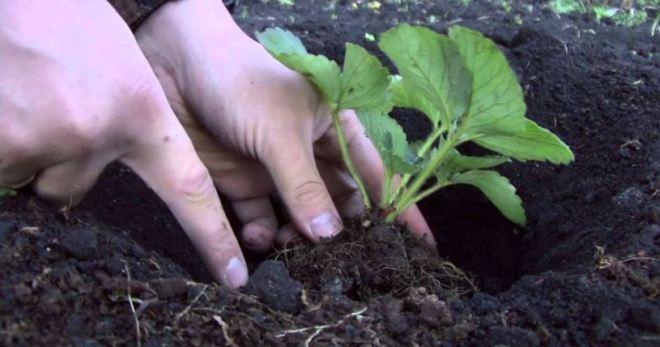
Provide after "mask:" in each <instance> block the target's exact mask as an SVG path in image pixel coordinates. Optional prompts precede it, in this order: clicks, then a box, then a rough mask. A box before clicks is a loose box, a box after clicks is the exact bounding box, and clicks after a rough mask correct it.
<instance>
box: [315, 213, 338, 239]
mask: <svg viewBox="0 0 660 347" xmlns="http://www.w3.org/2000/svg"><path fill="white" fill-rule="evenodd" d="M339 225H340V222H339V219H338V218H337V217H336V216H335V215H334V214H332V213H329V212H324V213H321V214H320V215H318V216H316V217H315V218H314V219H312V223H310V227H309V228H310V230H311V231H312V234H314V235H316V237H318V238H319V239H327V238H329V237H333V236H335V235H336V234H337V233H338V232H339Z"/></svg>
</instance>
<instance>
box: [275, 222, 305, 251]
mask: <svg viewBox="0 0 660 347" xmlns="http://www.w3.org/2000/svg"><path fill="white" fill-rule="evenodd" d="M304 240H305V239H303V237H302V235H301V234H300V232H298V230H297V229H296V226H295V225H293V224H287V225H285V226H283V227H282V228H281V229H280V230H278V232H277V237H276V238H275V243H277V244H278V245H280V246H283V247H286V246H287V245H292V244H296V243H301V242H303V241H304Z"/></svg>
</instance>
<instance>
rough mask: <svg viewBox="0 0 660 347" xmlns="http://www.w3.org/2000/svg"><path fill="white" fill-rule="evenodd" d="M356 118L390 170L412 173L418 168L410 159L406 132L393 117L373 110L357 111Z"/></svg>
mask: <svg viewBox="0 0 660 347" xmlns="http://www.w3.org/2000/svg"><path fill="white" fill-rule="evenodd" d="M358 118H359V119H360V122H361V123H362V125H363V126H364V128H365V130H366V132H367V136H368V137H369V139H371V142H373V144H374V146H376V149H377V150H378V152H379V153H380V156H381V158H382V159H383V163H384V165H386V166H387V167H388V168H389V169H390V171H391V172H393V173H399V174H406V173H411V174H412V173H415V172H417V171H418V170H419V167H418V165H416V163H415V162H414V161H413V160H410V157H411V156H410V151H411V150H410V147H409V145H408V140H407V138H406V133H405V132H403V129H402V128H401V126H400V125H399V124H398V123H397V122H396V121H395V120H394V119H392V118H390V117H389V116H388V115H386V114H382V113H379V112H376V111H373V110H372V111H363V112H358Z"/></svg>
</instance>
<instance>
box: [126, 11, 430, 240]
mask: <svg viewBox="0 0 660 347" xmlns="http://www.w3.org/2000/svg"><path fill="white" fill-rule="evenodd" d="M136 36H137V38H138V42H139V43H140V47H141V48H142V50H143V52H144V53H145V55H146V56H147V59H148V60H149V62H150V63H151V65H152V68H153V69H154V71H155V72H156V75H157V76H158V78H159V80H160V81H161V84H162V86H163V88H164V90H165V93H166V95H167V97H168V99H169V101H170V103H171V105H172V107H173V109H174V111H175V113H176V114H177V116H178V117H179V119H180V120H181V122H182V123H183V125H184V127H185V128H186V130H187V131H188V133H189V135H190V136H191V138H192V140H193V142H194V144H195V147H196V149H197V150H198V153H199V154H200V157H201V158H202V160H203V161H204V163H205V164H206V165H207V167H209V169H210V171H211V175H212V177H213V179H214V181H215V183H216V185H217V186H218V188H219V189H220V191H221V192H223V193H224V194H225V195H227V196H228V198H229V199H230V201H231V202H232V204H233V207H234V209H235V211H236V213H237V215H238V217H239V218H240V219H241V221H242V222H243V225H244V226H243V230H242V233H241V235H242V238H243V240H244V241H245V244H246V245H247V246H248V247H250V248H251V249H253V250H261V251H265V250H267V249H269V248H270V246H271V244H272V243H273V241H274V240H275V239H276V237H277V238H278V239H279V240H280V241H284V240H286V239H289V238H291V237H292V235H293V232H292V230H294V229H296V230H298V231H299V232H301V233H302V234H304V235H305V236H307V237H308V238H309V239H311V240H314V241H318V240H319V239H321V238H325V237H331V236H333V235H335V234H336V233H338V232H339V230H340V228H341V222H340V219H339V213H338V210H339V212H341V213H342V214H343V215H347V216H352V215H356V214H358V213H360V212H362V202H361V197H360V195H359V191H358V190H357V189H356V187H355V183H354V182H353V181H352V179H351V178H350V177H349V176H348V174H347V173H346V171H345V170H344V169H343V164H342V160H341V156H340V152H339V147H338V145H337V139H336V134H335V132H334V129H333V127H332V122H331V117H330V114H329V110H328V107H327V106H326V105H325V104H324V103H323V102H322V100H321V99H320V97H319V95H318V94H317V93H316V91H315V90H314V88H313V87H312V86H311V85H310V84H309V83H308V82H307V81H306V80H305V78H304V77H303V76H301V75H299V74H297V73H295V72H293V71H291V70H289V69H287V68H286V67H284V66H283V65H281V64H280V63H279V62H277V61H276V60H275V59H273V58H272V57H271V56H270V55H269V54H268V53H267V52H266V51H265V50H264V49H263V48H262V47H261V46H260V45H259V44H257V43H256V42H255V41H253V40H251V39H250V38H249V37H248V36H247V35H245V34H244V33H243V32H242V31H241V30H240V28H238V26H236V25H235V23H234V22H233V20H232V18H231V16H230V15H229V14H228V13H227V11H226V10H225V9H224V7H222V3H221V2H219V1H213V0H187V1H180V2H170V3H168V4H166V5H164V6H163V7H161V8H160V9H159V10H158V11H157V12H156V13H155V14H153V15H152V16H151V17H150V18H149V19H148V20H147V21H146V22H145V23H143V24H142V26H141V27H140V28H139V29H138V31H137V32H136ZM341 119H342V122H343V128H344V131H345V135H346V138H347V141H348V145H349V149H350V152H351V155H352V157H353V161H354V162H355V164H356V167H357V169H358V171H359V173H360V175H361V176H362V177H363V178H364V180H365V182H366V184H367V186H368V189H369V191H370V194H371V195H372V197H373V198H378V197H379V196H380V194H381V189H382V182H383V177H384V169H383V165H382V162H381V160H380V157H379V155H378V152H377V151H376V149H375V148H374V146H373V144H372V143H371V142H370V141H369V139H368V138H367V137H366V135H365V132H364V129H363V127H362V126H361V124H360V123H359V121H358V119H357V117H356V116H355V114H354V113H353V112H351V111H345V112H343V113H342V115H341ZM207 130H208V131H207ZM275 191H277V192H279V195H280V196H281V198H282V200H283V201H284V203H285V204H286V206H287V208H288V210H289V212H290V215H291V217H292V220H293V222H294V225H293V226H291V225H289V226H285V227H284V228H282V229H281V230H280V232H279V233H278V225H277V221H276V218H275V215H274V212H273V208H272V206H271V203H270V201H269V196H270V195H272V194H274V193H275ZM335 206H337V207H338V209H337V208H336V207H335ZM400 221H402V222H407V223H408V224H409V225H410V227H411V229H412V230H413V232H415V233H416V234H418V235H420V236H422V237H424V238H426V239H427V240H428V241H429V242H430V243H433V242H434V241H433V236H432V234H431V232H430V230H429V228H428V226H427V224H426V222H425V220H424V218H423V217H422V215H421V213H420V212H419V210H418V209H417V207H414V206H413V207H412V208H410V209H409V210H407V211H406V212H405V213H404V214H402V216H401V218H400Z"/></svg>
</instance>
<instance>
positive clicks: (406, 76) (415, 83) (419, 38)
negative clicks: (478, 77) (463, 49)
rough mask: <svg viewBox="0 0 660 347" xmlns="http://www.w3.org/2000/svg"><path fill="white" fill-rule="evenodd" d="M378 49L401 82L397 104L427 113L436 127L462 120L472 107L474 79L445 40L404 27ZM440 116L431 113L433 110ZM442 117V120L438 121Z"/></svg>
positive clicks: (393, 31) (389, 33) (385, 36)
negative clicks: (471, 96) (381, 51)
mask: <svg viewBox="0 0 660 347" xmlns="http://www.w3.org/2000/svg"><path fill="white" fill-rule="evenodd" d="M379 47H380V49H381V50H383V52H385V54H387V56H388V57H389V58H390V59H391V60H392V61H393V62H394V64H395V65H396V67H397V69H398V70H399V74H400V75H401V78H402V80H403V81H402V82H401V83H403V85H402V88H405V89H406V90H407V91H406V92H405V93H400V90H396V88H397V87H395V91H396V92H397V96H396V97H395V100H398V101H399V102H401V106H406V105H407V106H408V107H410V106H411V105H412V106H414V107H415V108H417V109H418V110H420V111H422V112H424V113H425V114H426V115H427V116H428V117H429V119H431V122H432V123H433V125H434V126H437V125H438V123H439V122H440V121H442V122H445V123H446V124H447V125H449V123H452V122H453V121H454V120H456V119H458V118H459V117H461V116H462V115H463V114H464V113H465V112H466V110H467V109H468V106H469V101H470V92H471V89H472V78H471V76H470V74H469V72H468V71H467V69H466V68H465V63H464V62H463V58H462V57H461V54H460V52H459V51H458V48H457V47H456V45H455V44H454V43H453V42H452V41H451V40H449V38H447V37H446V36H442V35H439V34H437V33H436V32H434V31H432V30H430V29H427V28H424V27H416V26H410V25H407V24H401V25H399V26H397V27H395V28H394V29H391V30H389V31H387V32H385V33H384V34H382V35H381V37H380V42H379ZM429 105H432V108H433V109H435V110H437V112H432V113H431V112H428V110H429V108H430V106H429ZM438 115H439V117H438Z"/></svg>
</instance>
